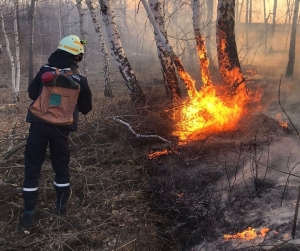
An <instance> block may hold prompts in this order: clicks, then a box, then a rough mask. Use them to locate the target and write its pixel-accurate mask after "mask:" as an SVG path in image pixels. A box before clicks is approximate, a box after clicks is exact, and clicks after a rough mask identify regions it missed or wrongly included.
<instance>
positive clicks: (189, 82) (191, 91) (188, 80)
mask: <svg viewBox="0 0 300 251" xmlns="http://www.w3.org/2000/svg"><path fill="white" fill-rule="evenodd" d="M141 1H142V3H143V5H144V7H145V10H146V12H147V14H148V17H149V20H150V22H151V24H152V25H153V28H154V30H155V32H156V33H157V35H158V36H159V39H160V41H161V42H162V43H163V45H164V46H165V48H166V49H167V51H168V53H169V54H170V56H171V58H172V59H173V61H174V64H175V66H176V69H177V72H178V74H179V76H180V78H181V79H182V80H183V82H184V84H185V87H186V89H187V93H188V95H189V96H190V97H191V98H192V97H195V96H196V93H197V90H196V88H195V82H196V81H195V80H194V79H193V78H192V77H191V76H190V75H189V73H188V72H187V71H186V70H185V69H184V67H183V64H182V62H181V60H180V59H179V57H178V56H177V55H176V54H175V53H174V51H173V49H172V47H171V46H170V45H169V44H168V43H167V40H166V38H165V37H164V35H163V34H162V33H161V31H160V29H159V27H158V25H157V23H156V22H155V19H154V17H153V14H152V11H151V9H150V7H149V5H148V4H147V2H146V0H141Z"/></svg>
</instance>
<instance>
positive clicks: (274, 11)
mask: <svg viewBox="0 0 300 251" xmlns="http://www.w3.org/2000/svg"><path fill="white" fill-rule="evenodd" d="M276 14H277V0H274V5H273V23H272V24H273V25H272V35H273V36H274V34H275V26H276Z"/></svg>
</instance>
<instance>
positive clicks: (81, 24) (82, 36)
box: [76, 0, 88, 77]
mask: <svg viewBox="0 0 300 251" xmlns="http://www.w3.org/2000/svg"><path fill="white" fill-rule="evenodd" d="M81 2H82V0H76V6H77V10H78V15H79V29H80V39H85V38H86V36H85V34H86V32H85V29H84V10H83V8H82V3H81ZM86 58H87V51H85V56H84V57H83V60H82V63H83V72H84V75H85V76H86V77H87V71H88V70H87V64H86Z"/></svg>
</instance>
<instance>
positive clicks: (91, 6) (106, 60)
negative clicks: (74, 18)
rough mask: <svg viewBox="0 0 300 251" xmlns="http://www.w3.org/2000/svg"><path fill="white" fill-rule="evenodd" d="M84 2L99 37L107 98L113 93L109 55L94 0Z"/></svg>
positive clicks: (111, 96)
mask: <svg viewBox="0 0 300 251" xmlns="http://www.w3.org/2000/svg"><path fill="white" fill-rule="evenodd" d="M86 4H87V6H88V8H89V11H90V15H91V17H92V21H93V24H94V27H95V31H96V34H97V35H98V38H99V42H100V43H101V53H102V57H103V73H104V96H105V97H108V98H113V97H114V95H113V94H112V87H111V79H110V73H109V56H108V51H107V47H106V43H105V40H104V38H103V34H102V29H101V25H100V21H99V19H98V16H97V13H96V8H95V2H94V0H86Z"/></svg>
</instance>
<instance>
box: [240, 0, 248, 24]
mask: <svg viewBox="0 0 300 251" xmlns="http://www.w3.org/2000/svg"><path fill="white" fill-rule="evenodd" d="M246 1H247V0H246ZM243 8H244V0H242V3H241V7H240V12H239V22H241V17H242V11H243Z"/></svg>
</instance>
